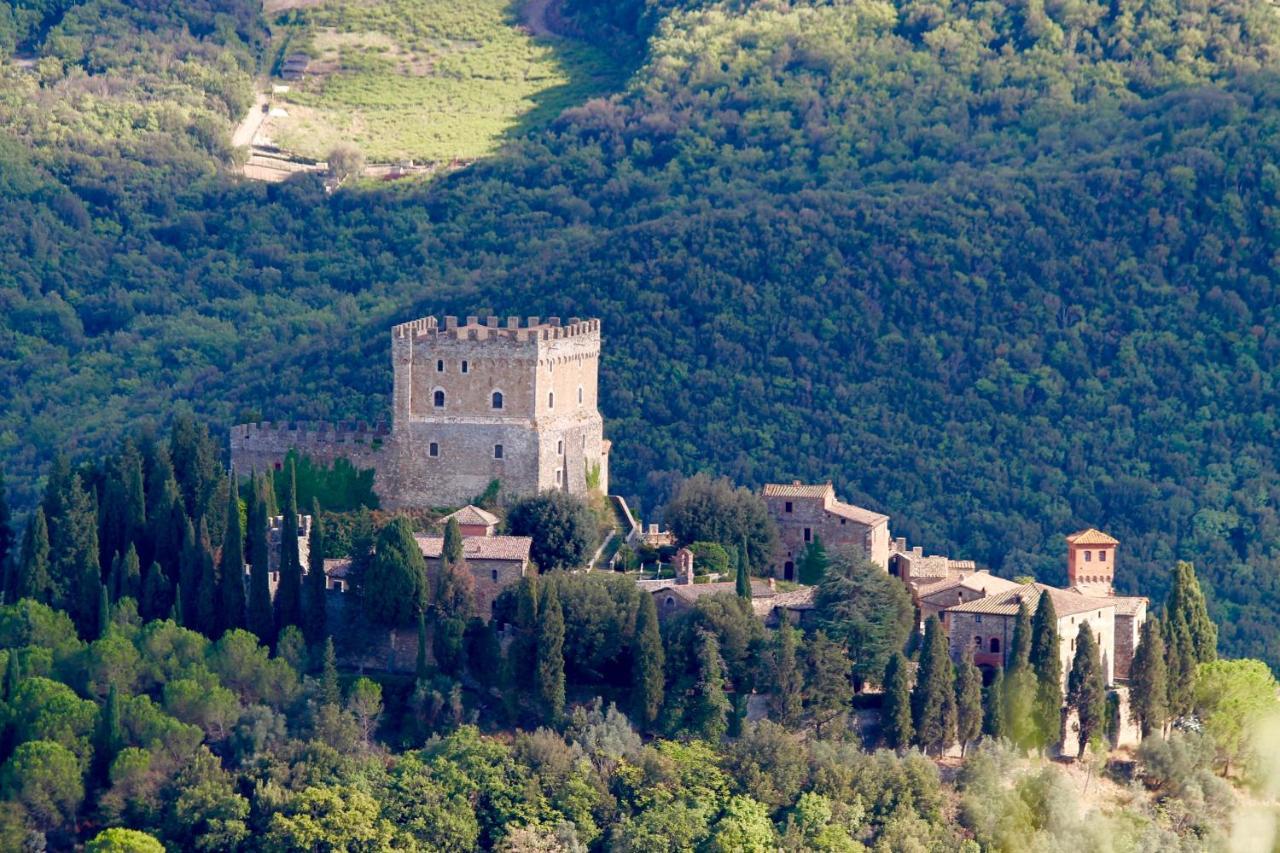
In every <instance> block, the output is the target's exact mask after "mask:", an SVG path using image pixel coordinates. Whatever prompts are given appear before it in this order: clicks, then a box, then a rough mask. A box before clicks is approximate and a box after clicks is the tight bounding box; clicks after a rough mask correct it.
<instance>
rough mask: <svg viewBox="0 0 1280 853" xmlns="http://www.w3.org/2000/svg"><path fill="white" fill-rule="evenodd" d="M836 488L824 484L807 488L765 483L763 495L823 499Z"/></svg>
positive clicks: (788, 484)
mask: <svg viewBox="0 0 1280 853" xmlns="http://www.w3.org/2000/svg"><path fill="white" fill-rule="evenodd" d="M834 491H835V486H833V485H831V484H830V483H824V484H823V485H821V486H805V485H801V484H800V483H798V482H796V483H765V484H764V491H763V494H764V496H765V497H766V498H823V497H826V496H827V492H834Z"/></svg>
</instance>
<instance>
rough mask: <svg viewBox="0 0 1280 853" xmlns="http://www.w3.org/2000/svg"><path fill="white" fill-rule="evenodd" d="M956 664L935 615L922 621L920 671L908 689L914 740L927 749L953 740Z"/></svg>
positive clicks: (938, 747) (945, 744)
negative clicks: (922, 635)
mask: <svg viewBox="0 0 1280 853" xmlns="http://www.w3.org/2000/svg"><path fill="white" fill-rule="evenodd" d="M955 702H956V694H955V667H954V665H953V664H952V663H951V655H950V654H949V652H948V649H947V635H946V633H945V632H944V631H943V630H942V623H941V622H939V621H938V617H936V616H930V617H929V619H928V620H927V621H926V622H925V625H924V646H923V648H922V649H921V651H920V672H919V673H918V675H917V676H916V686H915V688H914V689H913V690H912V691H911V723H912V725H913V726H914V727H915V731H916V742H917V743H919V744H920V746H921V747H923V748H924V749H925V750H926V751H929V750H935V751H939V750H943V749H946V748H947V747H948V746H950V745H951V744H952V743H955V731H956V705H955Z"/></svg>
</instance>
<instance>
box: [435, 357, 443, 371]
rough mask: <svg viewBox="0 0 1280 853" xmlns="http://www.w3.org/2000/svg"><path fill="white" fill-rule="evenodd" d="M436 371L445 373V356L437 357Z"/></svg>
mask: <svg viewBox="0 0 1280 853" xmlns="http://www.w3.org/2000/svg"><path fill="white" fill-rule="evenodd" d="M436 373H444V359H443V358H437V359H436Z"/></svg>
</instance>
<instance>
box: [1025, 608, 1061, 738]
mask: <svg viewBox="0 0 1280 853" xmlns="http://www.w3.org/2000/svg"><path fill="white" fill-rule="evenodd" d="M1030 663H1031V669H1032V671H1033V672H1035V674H1036V700H1035V723H1036V740H1037V744H1036V745H1037V746H1039V747H1040V748H1041V749H1046V748H1051V747H1055V746H1057V745H1058V744H1059V743H1061V742H1062V731H1061V730H1062V657H1061V642H1060V641H1059V639H1058V611H1057V609H1056V608H1055V607H1054V604H1053V598H1052V597H1051V596H1050V595H1049V593H1047V592H1045V593H1043V594H1041V596H1040V604H1039V606H1037V607H1036V615H1035V619H1034V622H1033V624H1032V626H1031V653H1030Z"/></svg>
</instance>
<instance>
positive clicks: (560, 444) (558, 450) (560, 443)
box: [556, 439, 564, 454]
mask: <svg viewBox="0 0 1280 853" xmlns="http://www.w3.org/2000/svg"><path fill="white" fill-rule="evenodd" d="M556 453H559V454H563V453H564V439H561V440H560V441H557V442H556Z"/></svg>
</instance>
